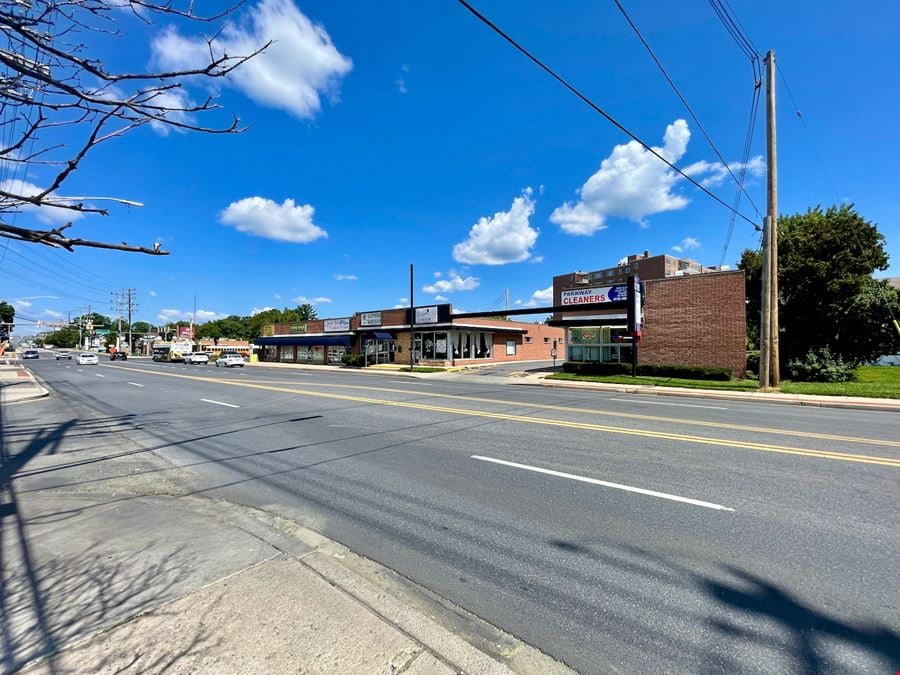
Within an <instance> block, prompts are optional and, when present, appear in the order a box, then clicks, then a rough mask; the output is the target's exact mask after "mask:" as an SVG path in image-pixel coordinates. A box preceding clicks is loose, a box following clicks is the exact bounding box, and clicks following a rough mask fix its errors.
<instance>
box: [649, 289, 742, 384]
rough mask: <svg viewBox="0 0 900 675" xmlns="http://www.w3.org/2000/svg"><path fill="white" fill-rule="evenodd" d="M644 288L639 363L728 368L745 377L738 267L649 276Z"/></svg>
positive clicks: (738, 375)
mask: <svg viewBox="0 0 900 675" xmlns="http://www.w3.org/2000/svg"><path fill="white" fill-rule="evenodd" d="M644 288H645V289H646V293H647V298H646V300H645V304H644V327H643V338H642V339H641V343H640V351H639V352H638V354H639V357H638V358H639V359H640V362H641V363H653V364H660V365H689V366H706V367H719V368H729V369H731V372H732V375H734V377H741V378H742V377H744V376H745V374H746V367H747V366H746V348H747V343H746V330H747V327H746V318H745V313H744V297H745V295H744V273H743V272H713V273H709V274H691V275H686V276H683V277H669V278H667V279H654V280H648V281H646V282H645V283H644Z"/></svg>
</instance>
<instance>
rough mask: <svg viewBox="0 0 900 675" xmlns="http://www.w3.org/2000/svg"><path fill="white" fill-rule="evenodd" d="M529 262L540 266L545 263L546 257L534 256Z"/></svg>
mask: <svg viewBox="0 0 900 675" xmlns="http://www.w3.org/2000/svg"><path fill="white" fill-rule="evenodd" d="M528 262H530V263H534V264H536V265H537V264H540V263H542V262H544V256H542V255H536V256H532V258H531V260H529V261H528Z"/></svg>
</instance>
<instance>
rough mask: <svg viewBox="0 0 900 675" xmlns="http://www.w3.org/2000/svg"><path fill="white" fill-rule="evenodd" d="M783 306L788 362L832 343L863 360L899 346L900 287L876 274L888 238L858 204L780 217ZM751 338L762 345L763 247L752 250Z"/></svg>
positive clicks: (851, 359)
mask: <svg viewBox="0 0 900 675" xmlns="http://www.w3.org/2000/svg"><path fill="white" fill-rule="evenodd" d="M778 240H779V242H778V290H779V297H778V304H779V323H780V328H781V333H780V339H779V344H780V354H781V361H782V366H783V367H784V366H785V364H787V363H788V362H789V361H798V360H799V361H803V360H804V359H805V358H806V355H807V354H808V353H809V352H811V351H816V350H819V349H822V348H825V347H827V348H828V350H829V351H830V352H831V354H832V355H833V356H834V357H836V358H837V357H839V358H840V359H841V360H842V361H843V362H845V363H848V364H851V365H858V364H860V363H862V362H865V361H871V360H873V359H875V358H877V357H878V356H880V355H882V354H891V353H896V352H898V351H900V339H898V336H897V334H896V332H895V331H894V329H893V326H892V321H891V319H892V312H893V315H900V289H896V288H892V287H890V286H889V285H888V284H887V282H886V281H885V280H876V279H874V278H873V276H872V275H873V274H874V273H875V272H876V271H878V270H884V269H886V268H887V266H888V256H887V253H886V252H885V250H884V241H885V240H884V236H883V235H882V234H881V233H880V232H879V231H878V229H877V227H876V226H875V225H874V224H873V223H870V222H868V221H867V220H865V219H864V218H863V217H862V216H860V215H859V214H858V213H857V212H856V211H855V210H854V208H853V206H851V205H843V206H840V207H836V206H832V207H830V208H828V209H827V210H825V211H823V210H822V209H821V208H818V207H817V208H815V209H811V210H809V211H807V212H806V213H801V214H796V215H792V216H783V217H781V218H780V220H779V222H778ZM738 267H739V268H740V269H742V270H744V272H745V273H746V276H747V327H748V330H747V339H748V342H749V343H750V345H751V346H758V344H759V340H758V337H759V311H760V294H761V289H762V282H761V270H762V265H761V261H760V254H759V251H750V250H745V251H744V252H743V255H742V256H741V262H740V264H739V265H738Z"/></svg>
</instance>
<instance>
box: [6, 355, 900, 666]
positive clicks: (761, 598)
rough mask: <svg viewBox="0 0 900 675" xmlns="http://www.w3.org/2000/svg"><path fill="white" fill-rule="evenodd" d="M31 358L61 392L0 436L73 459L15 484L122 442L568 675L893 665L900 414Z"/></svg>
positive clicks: (490, 383) (93, 462)
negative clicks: (490, 627) (45, 444)
mask: <svg viewBox="0 0 900 675" xmlns="http://www.w3.org/2000/svg"><path fill="white" fill-rule="evenodd" d="M28 365H29V367H31V368H32V369H33V371H34V372H35V373H36V374H37V375H38V376H39V377H41V378H42V379H43V380H44V381H45V382H46V383H47V384H48V385H49V386H50V387H51V388H52V390H53V391H54V392H55V394H56V396H55V397H54V398H51V399H50V400H48V401H46V402H44V403H40V404H37V405H39V406H42V408H37V407H35V406H34V405H30V406H8V407H7V409H6V410H5V411H4V415H5V418H4V422H5V429H4V434H7V433H12V434H13V435H14V438H13V439H12V440H13V441H15V442H17V443H19V444H20V445H21V443H23V442H24V441H25V440H26V439H27V437H28V434H29V433H47V431H46V429H45V430H44V431H43V432H41V431H39V430H40V429H41V425H42V424H44V425H47V424H50V425H57V427H58V428H62V427H63V426H65V429H64V431H65V438H64V439H63V442H62V443H61V444H59V445H58V447H57V446H54V448H55V449H54V452H58V453H61V454H62V453H66V452H68V454H66V455H65V459H64V460H61V461H58V462H57V463H56V464H54V465H53V468H52V469H38V470H34V469H29V466H28V465H25V466H24V467H22V468H21V469H20V470H19V476H18V478H17V480H21V481H22V482H21V483H20V485H22V486H24V488H20V492H21V491H22V489H25V490H30V489H38V488H41V487H49V486H63V485H66V486H70V487H72V486H75V487H81V488H88V487H89V486H90V483H91V482H96V481H101V480H104V481H105V480H109V479H110V478H111V476H110V475H109V472H108V471H105V470H104V461H105V458H107V457H111V456H113V455H116V454H117V453H118V452H119V449H117V448H116V447H112V446H104V445H103V434H104V433H107V432H110V433H111V432H112V431H115V432H116V434H123V435H124V436H125V437H127V438H128V439H129V441H131V442H133V443H134V444H135V446H136V447H140V448H142V449H144V450H142V452H152V453H154V454H155V455H157V456H159V457H161V458H163V459H164V460H165V461H166V462H168V463H169V464H171V465H173V466H178V467H180V469H179V470H178V471H177V474H178V476H179V480H180V481H182V482H183V483H186V484H184V485H180V486H179V487H178V489H181V490H187V491H192V492H202V493H203V494H206V495H209V496H213V497H221V498H223V499H228V500H232V501H236V502H240V503H244V504H248V505H252V506H259V507H263V508H266V509H269V510H271V511H274V512H277V513H280V514H282V515H285V516H288V517H291V518H295V519H297V520H299V521H301V522H302V523H304V524H306V525H308V526H310V527H312V528H314V529H317V530H319V531H321V532H322V533H323V534H325V535H327V536H328V537H331V538H333V539H336V540H338V541H340V542H342V543H344V544H346V545H347V546H349V547H350V548H352V549H353V550H355V551H356V552H358V553H361V554H363V555H365V556H368V557H370V558H372V559H374V560H376V561H378V562H380V563H382V564H384V565H387V566H388V567H391V568H393V569H395V570H397V571H398V572H400V573H402V574H404V575H405V576H407V577H409V578H410V579H412V580H414V581H416V582H418V583H419V584H421V585H422V586H424V587H426V588H428V589H430V590H432V591H433V592H435V593H437V594H438V595H440V596H442V597H444V598H447V599H448V600H451V601H452V602H454V603H456V604H458V605H460V606H462V607H464V608H465V609H467V610H469V611H471V612H473V613H475V614H477V615H478V616H480V617H481V618H483V619H485V620H487V621H489V622H490V623H493V624H494V625H496V626H498V627H500V628H503V629H505V630H507V631H509V632H510V633H513V634H514V635H516V636H518V637H520V638H522V639H523V640H525V641H526V642H529V643H531V644H533V645H535V646H537V647H539V648H540V649H542V650H543V651H545V652H547V653H549V654H550V655H552V656H554V657H556V658H558V659H560V660H562V661H564V662H566V663H567V664H569V665H570V666H572V667H574V668H575V669H577V670H579V671H582V672H610V671H613V672H615V671H622V672H647V671H656V672H720V671H721V672H742V671H753V672H809V673H813V672H873V673H879V672H880V673H885V672H890V673H893V672H897V671H898V670H900V573H898V570H900V566H898V564H897V560H898V553H900V545H898V544H900V530H898V528H897V522H898V518H897V516H898V503H900V490H898V485H900V482H898V477H900V433H898V431H900V417H898V416H897V415H896V414H893V413H883V412H872V411H852V410H836V409H819V408H802V407H795V406H782V405H770V404H762V403H754V402H747V403H743V402H735V401H716V400H709V401H707V400H703V399H696V398H690V399H687V398H685V399H680V398H677V397H666V398H665V400H659V399H657V398H656V397H641V396H629V395H623V394H619V393H614V392H609V393H606V392H602V393H601V392H597V391H581V390H578V391H573V390H570V389H565V390H564V389H549V388H536V387H527V386H512V383H514V382H515V380H516V378H514V377H508V378H505V381H503V380H501V379H500V378H480V377H470V378H459V377H457V378H454V379H452V380H451V379H449V378H441V377H427V378H412V377H408V376H401V375H385V374H377V375H376V374H367V373H356V372H344V371H341V372H333V371H329V372H325V371H311V370H288V369H270V368H264V367H247V368H243V369H227V370H223V369H221V368H219V369H217V368H215V367H214V366H184V365H180V364H155V363H150V362H147V361H136V360H135V361H129V362H126V363H120V362H116V363H109V362H108V361H101V364H100V365H99V366H76V365H75V363H74V362H72V363H69V362H55V361H48V360H46V359H42V360H39V361H32V362H30V363H29V364H28ZM507 382H508V384H507ZM39 411H42V412H39ZM89 418H90V421H89V422H88V421H87V420H88V419H89ZM98 420H101V421H102V420H108V425H106V426H103V425H102V424H101V423H100V422H98ZM80 425H81V426H80ZM82 427H83V431H81V432H80V433H79V430H80V429H81V428H82ZM70 437H71V438H73V439H74V438H75V437H80V439H81V440H80V443H81V444H80V445H79V444H77V443H75V441H74V440H71V441H70V440H67V439H69V438H70ZM110 437H113V436H110ZM85 439H88V440H89V441H90V443H88V444H89V445H90V447H91V449H90V451H88V449H85V448H86V446H85V444H86V443H87V441H85ZM98 448H102V450H98ZM146 449H149V450H146ZM127 452H132V453H133V452H136V451H135V450H133V449H129V450H127ZM98 453H99V454H98ZM132 472H133V473H134V474H142V473H144V472H146V473H150V474H152V477H158V478H160V479H162V478H164V476H162V475H160V474H165V473H166V472H165V471H162V472H160V471H159V470H158V469H156V468H153V469H144V468H142V467H141V465H135V467H134V468H133V471H132ZM172 489H175V488H172Z"/></svg>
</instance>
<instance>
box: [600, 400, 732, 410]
mask: <svg viewBox="0 0 900 675" xmlns="http://www.w3.org/2000/svg"><path fill="white" fill-rule="evenodd" d="M609 400H610V401H628V402H629V403H647V404H649V405H674V406H679V407H681V408H706V409H707V410H728V408H723V407H722V406H718V405H697V404H695V403H666V402H664V401H644V400H642V399H636V398H611V399H609Z"/></svg>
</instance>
